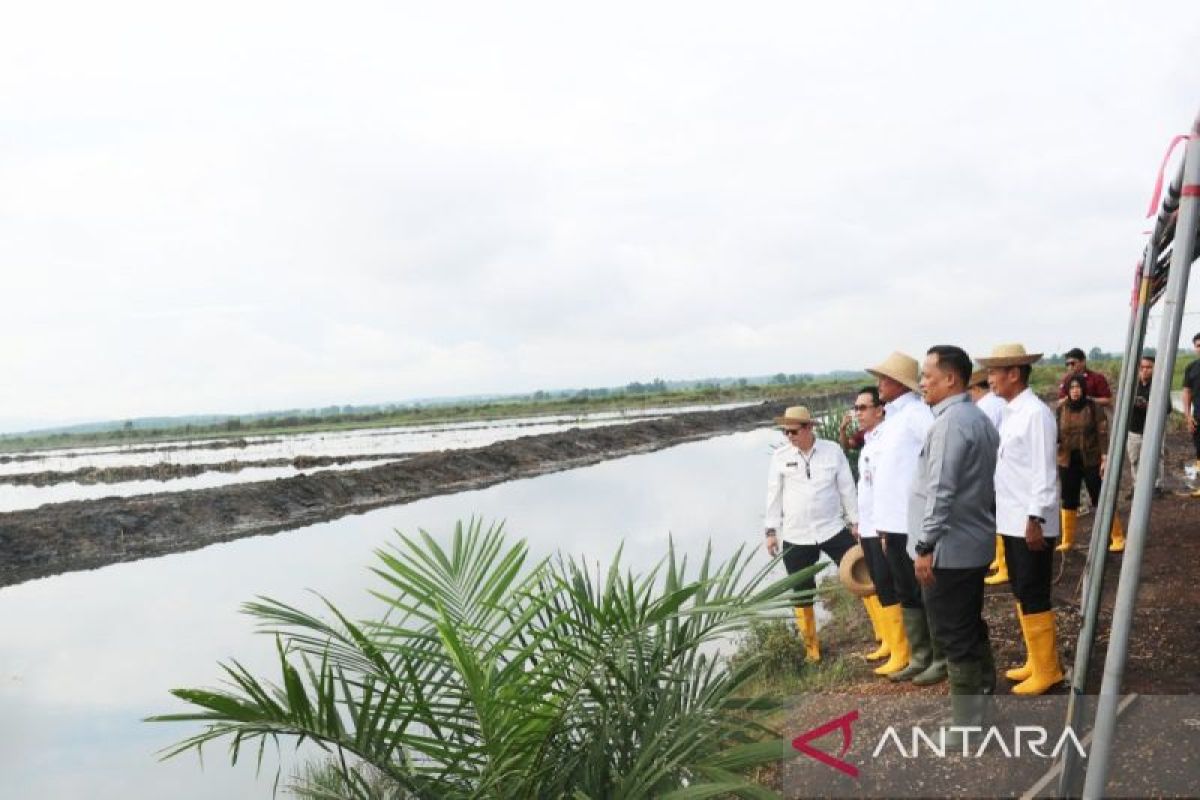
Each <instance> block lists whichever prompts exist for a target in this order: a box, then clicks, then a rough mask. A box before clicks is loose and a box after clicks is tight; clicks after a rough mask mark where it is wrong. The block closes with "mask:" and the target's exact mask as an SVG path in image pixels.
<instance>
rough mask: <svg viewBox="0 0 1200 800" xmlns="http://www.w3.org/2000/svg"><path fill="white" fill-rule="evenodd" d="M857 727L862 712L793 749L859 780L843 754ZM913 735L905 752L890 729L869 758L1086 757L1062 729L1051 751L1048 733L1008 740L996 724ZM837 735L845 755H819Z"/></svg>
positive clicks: (804, 737)
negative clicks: (953, 742)
mask: <svg viewBox="0 0 1200 800" xmlns="http://www.w3.org/2000/svg"><path fill="white" fill-rule="evenodd" d="M855 722H858V712H857V711H851V712H850V713H848V714H844V715H842V716H840V717H836V718H835V719H831V720H829V721H828V722H826V723H824V724H822V725H818V726H817V727H815V728H813V729H812V730H810V731H807V732H805V733H802V734H800V735H799V736H797V737H796V738H795V739H792V747H793V748H795V749H796V750H798V751H799V752H801V753H803V754H804V755H806V756H808V757H809V758H811V759H814V760H815V761H819V762H820V763H822V764H824V765H825V766H827V767H833V768H834V769H836V770H837V771H838V772H842V773H845V774H846V775H849V776H850V777H851V778H857V777H858V775H859V771H858V767H856V766H854V764H851V763H850V762H849V761H846V760H845V755H846V753H848V752H850V745H851V744H852V743H853V740H854V731H853V728H852V726H853V725H854V723H855ZM909 730H910V736H909V746H908V747H905V743H904V739H903V738H901V735H900V733H899V732H898V731H897V729H896V727H895V726H892V725H889V726H888V727H887V729H886V730H884V732H883V734H882V735H881V736H880V737H879V742H878V744H876V745H875V749H874V751H873V752H872V753H871V758H873V759H874V758H879V756H880V755H882V754H884V752H885V751H887V750H894V751H895V752H896V753H898V754H899V755H900V757H901V758H906V759H907V758H918V757H920V756H921V754H922V752H924V753H926V754H927V755H931V756H937V757H940V758H945V757H946V756H958V755H961V756H965V757H968V758H979V757H981V756H982V755H984V753H986V752H988V750H989V749H990V750H993V751H995V752H998V753H1000V754H1003V755H1004V757H1005V758H1021V757H1022V756H1024V755H1026V754H1028V755H1031V756H1035V757H1037V758H1058V756H1059V754H1061V753H1062V751H1063V750H1064V749H1065V748H1067V747H1072V748H1074V750H1075V752H1076V753H1078V755H1079V757H1080V758H1087V752H1086V751H1085V750H1084V748H1083V744H1082V743H1081V742H1080V741H1079V737H1078V736H1076V734H1075V731H1074V730H1073V729H1072V728H1071V727H1070V726H1067V727H1065V728H1063V730H1062V733H1061V734H1060V735H1059V736H1058V738H1057V739H1056V740H1054V743H1053V746H1052V747H1050V748H1049V749H1047V744H1048V743H1049V742H1050V741H1051V739H1050V734H1049V733H1048V732H1047V730H1046V729H1045V728H1043V727H1041V726H1040V725H1017V726H1015V727H1014V728H1013V731H1012V735H1011V737H1006V736H1005V735H1004V733H1003V732H1001V730H1000V728H998V727H996V726H995V725H992V726H989V727H986V728H984V727H971V726H958V725H951V726H947V727H942V728H938V729H936V730H937V733H936V734H935V735H934V736H930V734H929V733H926V731H925V730H924V729H923V728H921V727H919V726H916V725H914V726H912V727H911V728H910V729H909ZM835 731H841V733H842V748H841V752H840V753H838V754H837V755H836V756H834V755H831V754H830V753H826V752H825V751H823V750H818V749H817V748H815V747H813V745H812V744H811V743H812V742H813V741H814V740H816V739H820V738H821V737H823V736H828V735H829V734H831V733H833V732H835ZM947 732H953V733H955V734H958V735H959V736H960V737H961V740H962V745H961V751H960V750H959V748H957V747H950V746H948V742H947V741H946V734H947Z"/></svg>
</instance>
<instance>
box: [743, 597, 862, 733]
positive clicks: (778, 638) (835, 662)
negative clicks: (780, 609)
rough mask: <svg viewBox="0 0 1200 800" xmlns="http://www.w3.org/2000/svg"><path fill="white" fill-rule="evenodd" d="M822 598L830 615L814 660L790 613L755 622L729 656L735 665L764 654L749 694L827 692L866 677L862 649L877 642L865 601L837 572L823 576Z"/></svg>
mask: <svg viewBox="0 0 1200 800" xmlns="http://www.w3.org/2000/svg"><path fill="white" fill-rule="evenodd" d="M818 597H819V598H820V602H821V605H822V606H823V607H824V609H825V610H826V611H828V612H829V619H828V620H826V621H825V622H824V624H823V625H821V627H820V630H819V631H818V636H819V638H820V641H821V660H820V661H819V662H817V663H815V664H813V663H809V662H808V661H807V660H806V659H805V656H804V643H803V642H802V641H801V639H800V634H799V633H798V632H797V630H796V624H795V622H794V620H793V618H792V617H791V616H790V615H789V616H787V617H782V616H781V617H771V618H769V619H763V620H759V621H757V622H754V623H752V624H751V626H750V628H749V630H748V631H747V633H746V634H745V636H743V637H742V639H741V641H740V642H739V643H738V649H737V650H736V651H735V652H734V653H733V654H732V655H731V656H730V663H731V664H732V665H735V666H736V665H738V664H741V663H744V662H745V661H747V660H749V659H750V658H752V657H755V656H760V657H761V658H762V662H763V663H762V667H761V668H760V670H759V672H758V674H757V675H755V677H754V679H753V680H752V681H750V682H749V683H748V684H747V689H748V690H749V692H750V693H752V694H757V695H759V696H766V697H776V698H778V697H784V696H789V695H796V694H804V693H811V692H826V691H833V690H837V689H840V688H844V687H847V686H850V685H851V684H853V683H855V682H857V681H858V680H860V679H861V678H862V664H863V657H862V653H863V652H864V651H866V650H867V649H868V647H869V646H872V645H873V644H874V642H875V639H874V638H873V636H874V634H873V631H872V630H871V624H870V621H869V620H868V619H867V615H866V611H865V610H864V609H863V605H862V600H861V599H860V598H858V597H856V596H855V595H853V594H851V593H850V592H848V591H846V589H845V587H843V586H842V585H841V583H840V582H839V581H838V580H837V578H836V577H835V576H834V575H832V574H827V575H826V577H825V579H824V580H823V581H821V583H820V587H819V590H818ZM766 722H767V724H770V721H769V720H767V721H766Z"/></svg>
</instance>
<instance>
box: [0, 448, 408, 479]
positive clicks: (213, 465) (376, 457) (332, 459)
mask: <svg viewBox="0 0 1200 800" xmlns="http://www.w3.org/2000/svg"><path fill="white" fill-rule="evenodd" d="M411 455H412V453H363V454H361V455H353V456H296V457H294V458H260V459H251V460H247V461H213V462H209V463H205V464H174V463H170V462H166V461H160V462H159V463H157V464H146V465H132V466H126V467H80V468H79V469H73V470H44V471H41V472H14V473H9V474H7V475H0V484H3V483H10V484H13V485H14V486H54V485H55V484H58V483H78V484H83V485H90V484H96V483H128V482H129V481H173V480H176V479H177V478H194V477H196V476H197V475H203V474H204V473H206V472H241V471H242V470H244V469H252V468H268V467H293V468H295V469H315V468H317V467H331V466H334V465H338V464H353V463H355V462H359V461H398V460H400V459H402V458H408V457H409V456H411Z"/></svg>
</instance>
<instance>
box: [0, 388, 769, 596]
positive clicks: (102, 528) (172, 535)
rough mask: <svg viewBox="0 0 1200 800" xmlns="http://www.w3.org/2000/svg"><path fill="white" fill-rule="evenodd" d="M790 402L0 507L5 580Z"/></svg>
mask: <svg viewBox="0 0 1200 800" xmlns="http://www.w3.org/2000/svg"><path fill="white" fill-rule="evenodd" d="M782 411H783V404H781V403H764V404H761V405H756V406H746V407H741V408H736V409H731V410H721V411H703V412H696V413H689V414H679V415H677V416H673V417H667V418H661V419H653V420H647V421H645V422H635V423H631V424H620V425H611V426H605V427H597V428H587V429H572V430H568V431H563V432H559V433H548V434H542V435H538V436H525V437H521V438H518V439H511V440H508V441H503V442H496V443H494V444H490V445H487V446H486V447H478V448H473V449H467V450H447V451H441V452H436V453H422V454H419V455H414V456H412V457H411V458H408V459H407V460H405V461H401V462H398V463H390V464H381V465H379V466H376V467H371V468H367V469H348V470H330V471H325V472H317V473H313V474H309V475H299V476H296V477H293V478H281V479H278V480H274V481H261V482H256V483H243V484H235V485H232V486H222V487H216V488H211V489H198V490H194V491H186V492H170V493H161V494H153V495H142V496H139V497H120V498H118V497H110V498H104V499H100V500H89V501H76V502H70V503H60V504H54V505H45V506H41V507H40V508H35V509H29V510H23V511H13V512H8V513H4V514H0V553H3V558H2V559H0V586H8V585H11V584H15V583H20V582H22V581H27V580H31V579H33V578H40V577H45V576H47V575H54V574H57V573H60V572H69V571H72V570H80V569H95V568H97V567H103V566H106V565H108V564H113V563H117V562H121V561H135V560H137V559H141V558H149V557H152V556H160V555H165V554H167V553H175V552H182V551H186V550H194V549H196V548H200V547H204V546H206V545H210V544H213V543H216V542H223V541H229V540H231V539H239V538H242V537H244V536H255V535H259V534H265V533H274V532H276V531H281V530H286V529H289V528H297V527H301V526H304V525H311V524H314V523H317V522H325V521H328V520H332V519H337V518H339V517H343V516H346V515H348V514H359V513H363V512H365V511H369V510H372V509H376V508H382V507H384V506H390V505H399V504H403V503H409V502H412V501H414V500H419V499H421V498H425V497H431V496H433V495H439V494H452V493H454V492H462V491H468V490H472V489H479V488H482V487H485V486H490V485H492V484H496V483H501V482H503V481H507V480H513V479H515V478H532V477H535V476H538V475H544V474H546V473H550V472H558V471H561V470H566V469H573V468H575V467H582V466H587V465H590V464H596V463H599V462H601V461H605V460H607V459H610V458H617V457H619V456H625V455H631V454H635V453H646V452H651V451H654V450H660V449H662V448H665V447H670V446H672V445H675V444H680V443H682V442H689V441H697V440H700V439H706V438H709V437H711V436H714V435H716V434H719V433H727V432H734V431H747V430H752V429H754V428H757V427H761V426H763V425H765V424H768V423H769V422H770V420H771V419H772V418H773V417H775V416H778V415H779V414H781V413H782Z"/></svg>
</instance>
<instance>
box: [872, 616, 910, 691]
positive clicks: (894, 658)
mask: <svg viewBox="0 0 1200 800" xmlns="http://www.w3.org/2000/svg"><path fill="white" fill-rule="evenodd" d="M878 613H879V619H880V620H881V621H882V622H883V635H884V637H885V641H886V642H887V643H888V649H890V650H891V653H890V654H889V655H888V660H887V661H886V662H885V663H884V664H882V665H880V666H878V667H876V668H875V674H876V675H891V674H892V673H893V672H899V671H900V670H902V669H904V668H905V667H907V666H908V656H909V652H908V635H907V634H905V633H904V615H903V613H901V611H900V604H899V603H892V604H891V605H890V606H880V607H879V612H878Z"/></svg>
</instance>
